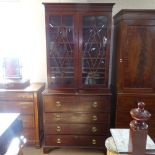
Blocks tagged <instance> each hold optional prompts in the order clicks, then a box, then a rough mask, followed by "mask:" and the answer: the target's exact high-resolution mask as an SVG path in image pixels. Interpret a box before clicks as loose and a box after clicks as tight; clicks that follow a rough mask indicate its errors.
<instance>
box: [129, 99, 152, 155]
mask: <svg viewBox="0 0 155 155" xmlns="http://www.w3.org/2000/svg"><path fill="white" fill-rule="evenodd" d="M144 107H145V104H144V102H138V108H135V109H132V110H131V111H130V114H131V117H132V118H133V119H134V120H133V121H131V122H130V133H129V151H130V152H132V155H145V152H146V141H147V131H148V125H147V124H146V123H145V121H147V120H148V119H149V118H150V117H151V114H150V113H149V112H148V111H147V110H145V109H144Z"/></svg>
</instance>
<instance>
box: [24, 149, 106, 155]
mask: <svg viewBox="0 0 155 155" xmlns="http://www.w3.org/2000/svg"><path fill="white" fill-rule="evenodd" d="M24 155H45V154H43V150H42V148H40V149H36V148H34V147H25V148H24ZM46 155H47V154H46ZM49 155H104V153H103V152H102V151H101V150H91V149H54V150H52V151H51V152H50V153H49Z"/></svg>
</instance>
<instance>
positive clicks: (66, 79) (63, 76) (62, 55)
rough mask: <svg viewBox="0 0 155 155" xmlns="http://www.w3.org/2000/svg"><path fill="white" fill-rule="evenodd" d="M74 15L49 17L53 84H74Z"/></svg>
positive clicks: (50, 65)
mask: <svg viewBox="0 0 155 155" xmlns="http://www.w3.org/2000/svg"><path fill="white" fill-rule="evenodd" d="M73 28H74V25H73V17H72V16H51V17H50V18H49V53H48V55H49V56H48V57H49V60H48V62H49V65H48V66H49V67H50V68H49V69H50V71H51V77H50V83H51V85H53V86H71V85H73V84H74V68H73V67H74V61H73V51H74V44H73Z"/></svg>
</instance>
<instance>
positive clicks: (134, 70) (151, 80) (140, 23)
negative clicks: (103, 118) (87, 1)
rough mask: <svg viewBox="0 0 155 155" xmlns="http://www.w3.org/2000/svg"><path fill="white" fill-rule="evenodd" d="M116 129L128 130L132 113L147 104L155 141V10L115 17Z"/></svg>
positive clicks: (150, 129)
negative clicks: (137, 106)
mask: <svg viewBox="0 0 155 155" xmlns="http://www.w3.org/2000/svg"><path fill="white" fill-rule="evenodd" d="M113 49H114V56H113V58H114V59H113V60H116V61H115V64H114V70H113V73H114V72H115V82H114V83H115V88H116V89H115V95H116V127H121V128H123V127H129V122H130V121H131V116H130V113H129V109H132V108H134V107H136V105H137V102H138V101H142V102H145V104H146V108H147V109H148V111H149V112H150V113H151V114H152V116H151V118H150V121H149V122H148V125H149V131H148V133H149V135H150V136H151V137H152V138H153V139H154V140H155V10H122V11H120V12H119V13H118V14H117V15H115V16H114V48H113Z"/></svg>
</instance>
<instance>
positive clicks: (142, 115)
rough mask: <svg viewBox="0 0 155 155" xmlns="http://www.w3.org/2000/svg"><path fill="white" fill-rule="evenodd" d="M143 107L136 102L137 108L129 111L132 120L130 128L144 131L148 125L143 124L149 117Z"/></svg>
mask: <svg viewBox="0 0 155 155" xmlns="http://www.w3.org/2000/svg"><path fill="white" fill-rule="evenodd" d="M144 107H145V103H144V102H138V108H135V109H132V110H131V111H130V114H131V117H132V118H133V119H134V120H133V121H131V123H130V128H132V129H134V130H146V129H147V128H148V125H147V124H146V123H145V121H147V120H148V119H149V118H150V117H151V114H150V113H149V112H148V111H147V110H145V109H144Z"/></svg>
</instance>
